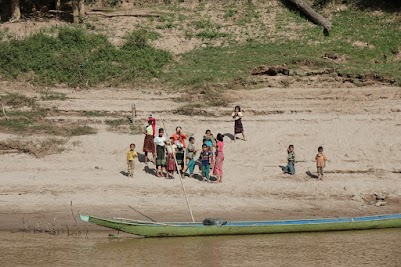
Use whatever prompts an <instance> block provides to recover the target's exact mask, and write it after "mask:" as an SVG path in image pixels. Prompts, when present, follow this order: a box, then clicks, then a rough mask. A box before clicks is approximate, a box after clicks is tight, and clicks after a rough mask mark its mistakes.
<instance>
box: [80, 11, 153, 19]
mask: <svg viewBox="0 0 401 267" xmlns="http://www.w3.org/2000/svg"><path fill="white" fill-rule="evenodd" d="M86 15H89V16H93V15H95V16H96V15H100V16H104V17H109V18H112V17H145V18H147V17H157V18H158V17H160V16H161V15H160V14H134V13H114V14H113V13H111V14H106V13H104V12H95V11H88V12H86Z"/></svg>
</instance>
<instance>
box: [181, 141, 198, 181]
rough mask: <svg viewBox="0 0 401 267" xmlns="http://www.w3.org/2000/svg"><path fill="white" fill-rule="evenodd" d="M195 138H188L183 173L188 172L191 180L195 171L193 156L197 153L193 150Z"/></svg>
mask: <svg viewBox="0 0 401 267" xmlns="http://www.w3.org/2000/svg"><path fill="white" fill-rule="evenodd" d="M194 144H195V138H194V137H190V138H189V144H188V147H187V158H186V161H187V162H186V166H185V168H184V170H183V171H184V172H186V171H188V170H189V177H191V178H192V176H193V174H194V169H195V160H194V158H195V155H196V152H197V149H196V148H195V145H194Z"/></svg>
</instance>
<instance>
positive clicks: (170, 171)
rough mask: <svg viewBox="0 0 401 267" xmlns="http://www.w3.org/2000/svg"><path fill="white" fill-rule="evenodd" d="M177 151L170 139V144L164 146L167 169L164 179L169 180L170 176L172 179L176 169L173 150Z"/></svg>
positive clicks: (172, 140)
mask: <svg viewBox="0 0 401 267" xmlns="http://www.w3.org/2000/svg"><path fill="white" fill-rule="evenodd" d="M176 149H177V146H176V145H175V144H174V139H173V138H172V137H171V138H170V143H169V144H167V145H166V150H167V164H166V169H167V175H166V178H169V177H170V176H172V177H173V178H174V172H175V170H176V169H177V168H176V164H175V159H174V158H175V150H176Z"/></svg>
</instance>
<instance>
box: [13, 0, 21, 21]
mask: <svg viewBox="0 0 401 267" xmlns="http://www.w3.org/2000/svg"><path fill="white" fill-rule="evenodd" d="M11 10H12V16H11V21H19V20H20V19H21V8H20V0H11Z"/></svg>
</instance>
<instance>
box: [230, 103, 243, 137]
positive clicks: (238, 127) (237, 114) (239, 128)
mask: <svg viewBox="0 0 401 267" xmlns="http://www.w3.org/2000/svg"><path fill="white" fill-rule="evenodd" d="M232 117H233V119H234V142H235V140H236V139H237V134H239V133H240V134H242V138H243V139H244V141H245V135H244V127H243V125H242V112H241V107H240V106H236V107H235V109H234V112H233V114H232Z"/></svg>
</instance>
